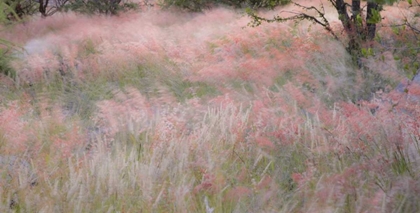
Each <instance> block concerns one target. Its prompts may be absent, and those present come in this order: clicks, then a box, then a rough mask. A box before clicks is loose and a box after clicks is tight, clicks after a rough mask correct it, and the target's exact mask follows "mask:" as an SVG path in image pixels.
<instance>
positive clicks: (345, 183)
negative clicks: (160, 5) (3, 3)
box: [0, 1, 420, 213]
mask: <svg viewBox="0 0 420 213" xmlns="http://www.w3.org/2000/svg"><path fill="white" fill-rule="evenodd" d="M300 2H302V3H308V4H309V3H310V2H312V1H300ZM287 7H291V6H286V8H287ZM281 10H284V7H279V8H276V9H274V10H273V11H270V10H269V11H263V12H262V13H263V14H265V15H268V16H270V15H273V14H276V13H278V12H279V11H281ZM326 10H327V11H330V12H329V13H327V15H328V18H329V19H331V21H332V23H335V25H334V27H336V28H337V29H338V28H339V27H340V24H339V23H338V22H339V20H338V17H336V14H335V13H334V10H333V9H332V8H329V7H327V6H326ZM401 13H402V12H401V8H397V7H395V6H393V7H392V6H389V7H388V6H387V7H386V10H385V11H384V15H383V17H384V21H383V23H384V26H383V27H380V28H379V29H378V34H379V35H380V39H379V40H378V41H376V43H375V44H374V46H373V47H372V48H373V50H372V51H374V52H375V54H370V55H368V56H367V57H366V58H364V59H363V63H364V67H363V68H358V67H357V66H355V65H354V63H352V59H351V57H350V56H349V55H348V53H347V52H346V50H345V47H344V45H343V43H340V42H338V41H336V40H334V39H333V38H332V37H331V36H330V35H329V34H328V33H327V32H325V31H324V30H323V29H322V28H320V27H318V26H316V25H312V24H311V23H307V22H302V23H300V24H295V23H293V22H287V23H272V24H263V25H261V26H259V27H255V28H253V27H249V26H247V24H248V23H249V22H250V19H249V17H247V16H246V14H244V12H243V11H240V10H235V9H232V8H223V7H220V8H213V9H210V10H205V11H203V12H202V13H188V12H182V11H177V10H161V9H156V8H148V9H145V10H142V11H131V12H126V13H122V14H120V15H118V16H100V15H94V16H84V15H80V14H74V13H71V12H69V13H62V14H55V15H54V16H52V17H47V18H37V17H34V18H32V19H31V20H29V21H26V22H25V23H21V24H16V25H12V26H2V27H1V28H0V37H1V38H4V39H6V40H8V41H11V42H13V43H15V44H17V45H18V46H20V47H22V48H23V50H16V53H15V54H14V57H13V59H12V60H10V61H9V62H10V66H11V67H13V69H14V70H16V73H15V75H16V77H15V79H13V78H11V77H10V76H9V77H7V76H4V75H2V76H1V77H0V82H1V83H0V186H1V187H0V211H1V212H206V213H211V212H215V213H216V212H418V211H420V147H419V145H420V144H419V140H420V106H419V103H420V78H418V79H417V78H416V79H414V80H413V79H412V78H413V77H414V75H415V73H410V72H407V71H404V69H403V67H402V59H399V58H397V55H398V54H399V53H402V52H403V50H404V47H405V46H404V45H405V44H406V43H404V42H401V40H402V37H403V36H404V35H406V32H405V31H404V29H397V31H398V32H397V33H396V32H395V31H396V30H395V28H392V29H391V28H390V27H386V26H385V25H386V24H390V23H393V22H394V21H396V20H398V18H399V16H401ZM410 42H412V41H410ZM417 42H418V41H417ZM416 60H418V55H417V58H416ZM0 61H1V60H0ZM417 77H419V76H417Z"/></svg>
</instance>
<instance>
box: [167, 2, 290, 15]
mask: <svg viewBox="0 0 420 213" xmlns="http://www.w3.org/2000/svg"><path fill="white" fill-rule="evenodd" d="M289 2H290V0H162V1H161V2H160V4H161V5H162V6H163V7H164V8H169V7H178V8H181V9H185V10H188V11H195V12H199V11H202V10H203V9H206V8H211V7H212V6H214V5H218V4H222V5H228V6H233V7H237V8H241V7H252V8H271V9H272V8H274V7H276V6H278V5H285V4H287V3H289Z"/></svg>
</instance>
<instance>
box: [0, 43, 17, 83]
mask: <svg viewBox="0 0 420 213" xmlns="http://www.w3.org/2000/svg"><path fill="white" fill-rule="evenodd" d="M11 59H12V56H11V55H10V54H9V51H8V49H0V75H1V74H3V75H6V76H9V77H11V78H13V79H15V78H16V71H15V70H14V69H13V68H12V67H11V66H10V60H11Z"/></svg>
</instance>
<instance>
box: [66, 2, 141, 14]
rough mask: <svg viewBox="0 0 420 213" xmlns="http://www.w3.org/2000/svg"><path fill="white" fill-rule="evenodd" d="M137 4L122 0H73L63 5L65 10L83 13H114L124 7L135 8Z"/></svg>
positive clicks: (124, 8)
mask: <svg viewBox="0 0 420 213" xmlns="http://www.w3.org/2000/svg"><path fill="white" fill-rule="evenodd" d="M136 7H137V5H136V4H135V3H130V2H127V1H124V0H101V1H98V0H73V1H70V2H69V3H68V4H67V5H65V7H64V9H65V10H66V11H68V10H71V11H75V12H79V13H84V14H98V13H99V14H110V15H116V14H117V13H118V12H120V11H122V10H126V9H135V8H136Z"/></svg>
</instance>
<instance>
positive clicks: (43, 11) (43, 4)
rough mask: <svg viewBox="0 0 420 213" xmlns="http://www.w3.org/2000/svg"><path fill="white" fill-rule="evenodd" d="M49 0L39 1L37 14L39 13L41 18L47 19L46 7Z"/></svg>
mask: <svg viewBox="0 0 420 213" xmlns="http://www.w3.org/2000/svg"><path fill="white" fill-rule="evenodd" d="M48 1H49V0H39V12H40V13H41V15H42V17H47V15H48V14H47V7H48Z"/></svg>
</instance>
